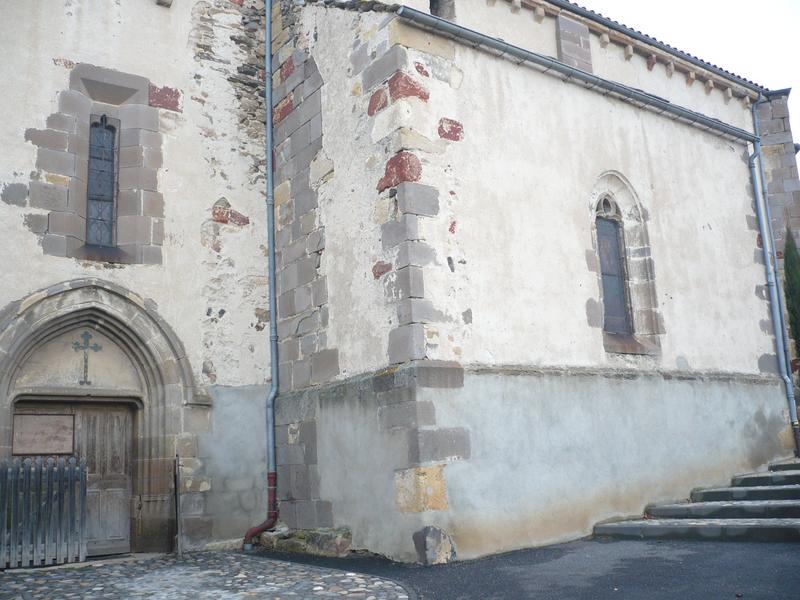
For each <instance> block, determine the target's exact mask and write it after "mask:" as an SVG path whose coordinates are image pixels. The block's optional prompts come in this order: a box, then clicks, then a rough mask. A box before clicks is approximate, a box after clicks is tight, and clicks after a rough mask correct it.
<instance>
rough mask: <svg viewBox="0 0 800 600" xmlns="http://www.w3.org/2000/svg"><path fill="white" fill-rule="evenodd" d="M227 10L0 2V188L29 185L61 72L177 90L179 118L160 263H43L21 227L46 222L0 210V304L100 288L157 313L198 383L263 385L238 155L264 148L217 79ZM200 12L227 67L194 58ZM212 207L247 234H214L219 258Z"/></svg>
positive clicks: (170, 122)
mask: <svg viewBox="0 0 800 600" xmlns="http://www.w3.org/2000/svg"><path fill="white" fill-rule="evenodd" d="M237 9H238V7H237V6H236V5H231V4H229V3H221V2H218V3H207V2H196V1H180V2H175V3H174V4H173V6H172V7H171V8H169V9H167V8H165V7H161V6H158V5H157V4H156V3H155V1H144V0H143V1H141V2H116V3H114V2H112V3H104V5H103V9H102V10H99V9H98V8H97V6H96V3H94V2H89V1H88V0H65V1H64V2H61V1H54V2H34V3H27V2H16V1H15V0H0V14H2V19H0V39H2V40H3V45H4V47H5V48H6V49H7V57H8V58H11V57H13V60H4V61H2V64H0V77H2V79H3V81H4V86H3V90H4V91H3V94H2V95H1V96H0V111H1V112H2V113H3V115H4V118H3V119H2V121H0V145H1V146H2V160H1V161H0V187H2V185H3V184H11V183H24V184H27V183H28V181H29V174H30V173H31V171H33V170H34V169H35V162H36V147H35V146H33V145H32V144H30V143H28V142H26V141H25V138H24V132H25V130H26V129H28V128H38V129H44V128H45V127H46V126H45V119H46V118H47V116H48V115H50V114H51V113H54V112H57V109H58V107H57V95H58V92H59V91H61V90H65V89H68V87H69V86H68V82H69V69H68V68H66V67H65V66H64V64H67V63H66V61H72V62H74V63H80V62H85V63H90V64H93V65H96V66H100V67H105V68H109V69H115V70H119V71H122V72H125V73H130V74H135V75H141V76H144V77H148V78H149V79H150V80H151V82H152V83H153V84H155V85H158V86H170V87H173V88H177V89H179V90H180V91H181V93H182V107H183V112H181V113H175V112H170V111H166V110H162V111H161V130H162V134H163V139H164V142H163V156H164V164H163V167H162V169H161V170H160V171H159V191H161V192H163V195H164V204H165V209H164V210H165V219H164V229H165V239H164V245H163V265H159V266H142V265H127V266H108V265H104V264H102V263H95V262H80V261H77V260H74V259H70V258H59V257H53V256H45V255H44V254H43V253H42V248H41V247H40V246H39V244H38V242H37V238H36V236H35V235H34V234H33V233H31V232H30V231H29V230H28V229H27V228H26V227H25V226H24V225H23V217H24V214H26V213H29V212H42V213H43V212H44V211H36V210H35V209H29V208H24V209H23V208H20V207H18V206H12V205H8V204H5V203H0V236H2V238H3V240H4V241H5V243H6V246H7V253H8V252H10V254H11V257H13V263H14V265H15V266H14V268H5V269H3V270H2V272H0V306H4V305H5V304H6V303H8V302H10V301H13V300H16V299H19V298H22V297H24V296H26V295H27V294H29V293H30V292H32V291H34V290H37V289H40V288H43V287H46V286H50V285H53V284H55V283H58V282H61V281H64V280H70V279H74V278H79V277H99V278H102V279H105V280H109V281H112V282H114V283H117V284H119V285H122V286H124V287H126V288H128V289H130V290H133V291H134V292H135V293H137V294H139V295H140V296H141V297H142V298H145V299H149V300H152V301H153V302H155V304H156V305H157V310H158V312H159V313H160V314H161V315H162V316H163V317H164V319H165V320H166V322H167V323H168V324H169V325H170V326H171V327H172V328H173V329H174V331H175V332H176V333H177V336H178V338H179V339H180V340H181V341H182V342H183V344H184V345H185V347H186V350H187V353H188V356H189V359H190V362H191V365H192V368H193V370H194V372H195V376H196V378H197V380H198V382H200V383H204V384H210V383H213V381H212V380H211V379H209V377H207V376H206V375H204V374H202V373H201V370H202V366H203V363H204V362H206V361H210V362H211V363H212V364H213V372H214V373H215V376H216V378H215V381H216V383H217V384H236V385H240V384H259V383H263V382H264V381H265V379H266V377H267V373H268V364H269V353H268V344H267V336H266V335H265V332H260V331H257V330H256V329H255V327H254V326H255V324H256V323H257V321H258V319H257V317H256V316H255V314H254V309H255V308H257V307H260V308H266V303H267V280H266V258H265V250H264V247H265V246H266V233H265V211H264V206H263V198H264V193H263V190H262V188H263V185H262V184H261V182H259V181H253V180H252V178H251V175H250V173H249V171H248V167H249V166H250V164H251V162H252V159H249V158H248V157H247V156H246V154H247V153H249V152H253V151H254V150H255V149H256V148H259V147H260V146H259V143H258V140H252V139H250V138H249V137H248V135H247V134H246V133H245V132H244V131H243V129H242V127H241V126H240V124H239V114H238V102H237V100H236V98H235V97H234V93H233V87H232V86H231V84H230V83H229V82H228V81H227V80H226V77H227V75H228V74H229V73H228V72H227V70H228V69H233V68H235V65H236V64H237V62H238V61H239V60H240V59H241V55H240V54H239V53H240V51H239V50H238V48H237V46H236V45H235V44H234V43H233V42H232V41H231V40H230V39H229V36H230V35H231V34H233V33H235V29H236V28H237V27H240V26H241V24H240V21H241V16H240V13H239V11H238V10H237ZM204 10H208V11H210V12H211V13H213V24H212V25H213V27H215V28H217V29H216V35H215V36H214V35H212V36H211V41H210V42H208V43H210V44H211V45H212V46H213V51H214V52H216V53H217V55H218V56H219V57H220V58H221V59H224V60H228V61H230V62H231V63H232V64H233V65H234V66H233V67H219V66H218V65H220V64H223V63H216V65H217V66H214V67H209V64H210V63H209V62H203V63H201V62H198V61H196V60H195V48H194V44H195V43H196V42H197V41H198V39H199V37H200V36H201V32H200V26H201V25H203V26H209V23H208V22H206V23H201V22H200V21H199V12H202V11H204ZM226 34H227V35H226ZM206 35H207V34H206ZM55 59H64V60H58V61H56V60H55ZM261 154H262V155H263V150H261ZM221 197H225V198H226V199H227V200H228V201H229V202H230V203H231V205H232V207H233V208H234V209H235V210H237V211H239V212H240V213H243V214H244V215H247V216H248V217H249V219H250V224H249V225H247V226H245V227H242V228H236V227H232V226H225V225H223V226H221V230H220V233H219V235H218V236H216V238H218V239H217V241H219V243H220V245H221V250H220V251H219V252H216V251H214V250H213V249H211V247H210V246H211V245H212V242H213V241H214V240H213V239H212V238H213V237H215V236H212V235H211V225H210V222H209V220H210V216H211V212H210V211H211V207H212V205H213V204H214V202H215V201H217V200H218V199H219V198H221ZM220 310H223V311H224V312H223V313H222V314H223V315H224V316H220Z"/></svg>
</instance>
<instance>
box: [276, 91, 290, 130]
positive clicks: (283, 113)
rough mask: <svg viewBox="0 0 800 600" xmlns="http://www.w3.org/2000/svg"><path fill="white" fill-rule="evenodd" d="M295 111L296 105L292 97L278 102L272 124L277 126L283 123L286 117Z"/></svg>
mask: <svg viewBox="0 0 800 600" xmlns="http://www.w3.org/2000/svg"><path fill="white" fill-rule="evenodd" d="M292 110H294V103H293V99H292V95H291V94H289V95H288V96H286V98H284V99H283V100H281V101H280V102H278V105H277V106H276V107H275V111H274V113H273V115H272V124H273V125H277V124H278V123H280V122H281V121H283V120H284V119H285V118H286V117H288V116H289V113H290V112H292Z"/></svg>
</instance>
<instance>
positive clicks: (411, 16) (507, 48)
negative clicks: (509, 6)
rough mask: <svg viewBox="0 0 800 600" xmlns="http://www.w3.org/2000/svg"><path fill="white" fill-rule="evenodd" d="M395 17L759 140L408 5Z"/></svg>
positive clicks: (704, 124)
mask: <svg viewBox="0 0 800 600" xmlns="http://www.w3.org/2000/svg"><path fill="white" fill-rule="evenodd" d="M395 14H397V16H398V17H400V18H402V19H404V20H406V21H408V22H409V23H411V24H413V25H416V26H418V27H421V28H422V29H427V30H430V31H436V32H438V33H440V34H442V35H445V36H447V37H450V38H453V39H456V40H458V41H460V42H463V43H464V44H466V45H468V46H473V47H476V48H477V47H482V48H484V49H487V50H494V51H496V52H498V53H499V55H500V56H505V57H508V58H509V59H510V60H512V62H515V63H517V64H522V63H529V64H533V65H536V66H538V67H540V68H542V69H543V70H544V71H554V72H556V73H560V74H561V75H564V76H565V77H567V78H569V79H574V80H577V81H580V82H582V83H583V84H584V85H585V86H586V87H588V88H590V89H596V90H598V91H600V92H601V93H605V94H610V95H613V96H616V97H618V98H621V99H625V100H627V101H630V102H631V103H633V104H634V105H637V106H638V105H643V106H647V107H649V108H650V109H652V110H654V111H655V112H657V113H667V114H670V115H672V116H674V117H675V118H676V119H679V120H681V121H683V122H685V123H689V124H691V125H696V126H698V127H700V128H701V129H703V128H705V129H709V130H713V131H717V132H719V133H721V134H723V135H726V136H728V137H731V138H734V139H737V140H742V141H744V142H750V143H754V142H755V140H756V137H755V136H754V135H753V134H752V133H750V132H749V131H745V130H744V129H740V128H739V127H734V126H733V125H729V124H728V123H724V122H723V121H720V120H719V119H714V118H712V117H709V116H706V115H704V114H702V113H698V112H695V111H693V110H689V109H688V108H684V107H682V106H679V105H677V104H673V103H672V102H670V101H668V100H664V99H663V98H659V97H658V96H654V95H652V94H648V93H647V92H643V91H641V90H637V89H636V88H632V87H629V86H627V85H623V84H621V83H616V82H614V81H610V80H608V79H603V78H602V77H598V76H597V75H593V74H592V73H587V72H586V71H581V70H580V69H576V68H575V67H571V66H569V65H566V64H564V63H562V62H559V61H557V60H556V59H554V58H550V57H549V56H544V55H542V54H537V53H536V52H531V51H530V50H525V49H524V48H520V47H519V46H514V45H513V44H509V43H508V42H504V41H503V40H501V39H498V38H493V37H491V36H488V35H486V34H484V33H479V32H477V31H474V30H472V29H468V28H466V27H462V26H461V25H456V24H455V23H452V22H450V21H447V20H445V19H441V18H439V17H434V16H432V15H429V14H427V13H423V12H420V11H418V10H414V9H413V8H408V7H407V6H401V7H399V8H398V9H397V10H396V11H395Z"/></svg>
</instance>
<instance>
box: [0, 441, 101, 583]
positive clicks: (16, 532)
mask: <svg viewBox="0 0 800 600" xmlns="http://www.w3.org/2000/svg"><path fill="white" fill-rule="evenodd" d="M86 487H87V468H86V459H85V458H81V459H80V460H78V459H77V458H76V457H69V458H63V457H60V458H56V459H53V458H47V459H46V460H43V459H42V458H41V457H37V458H24V459H20V458H14V459H12V460H2V461H0V570H3V569H7V568H10V569H14V568H17V567H23V568H25V567H31V566H40V565H50V564H62V563H67V562H77V561H84V560H86V546H87V539H86V537H87V516H86V510H87V502H86V500H87V498H86V494H87V490H86Z"/></svg>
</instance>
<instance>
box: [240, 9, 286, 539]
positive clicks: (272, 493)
mask: <svg viewBox="0 0 800 600" xmlns="http://www.w3.org/2000/svg"><path fill="white" fill-rule="evenodd" d="M272 4H273V0H269V1H268V2H265V3H264V11H265V13H264V18H265V21H266V24H265V25H264V44H265V48H264V103H265V109H266V118H265V120H264V129H265V132H266V144H265V147H266V165H265V168H266V171H267V178H266V179H267V255H268V258H267V261H268V263H269V346H270V352H269V356H270V368H271V372H272V378H271V382H270V384H271V385H270V388H269V395H268V396H267V406H266V413H267V414H266V425H267V432H266V434H267V435H266V439H267V520H266V521H264V522H263V523H261V524H260V525H256V526H255V527H251V528H250V529H248V530H247V533H245V534H244V549H245V550H252V549H253V538H255V537H256V536H258V535H259V534H260V533H263V532H264V531H268V530H270V529H272V528H273V527H275V524H276V523H277V522H278V494H277V491H278V490H277V487H278V474H277V470H276V466H275V462H276V461H275V398H276V397H277V396H278V302H277V294H276V287H277V286H276V281H275V193H274V184H275V180H274V175H273V172H272V169H273V164H272V162H273V161H272Z"/></svg>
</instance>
